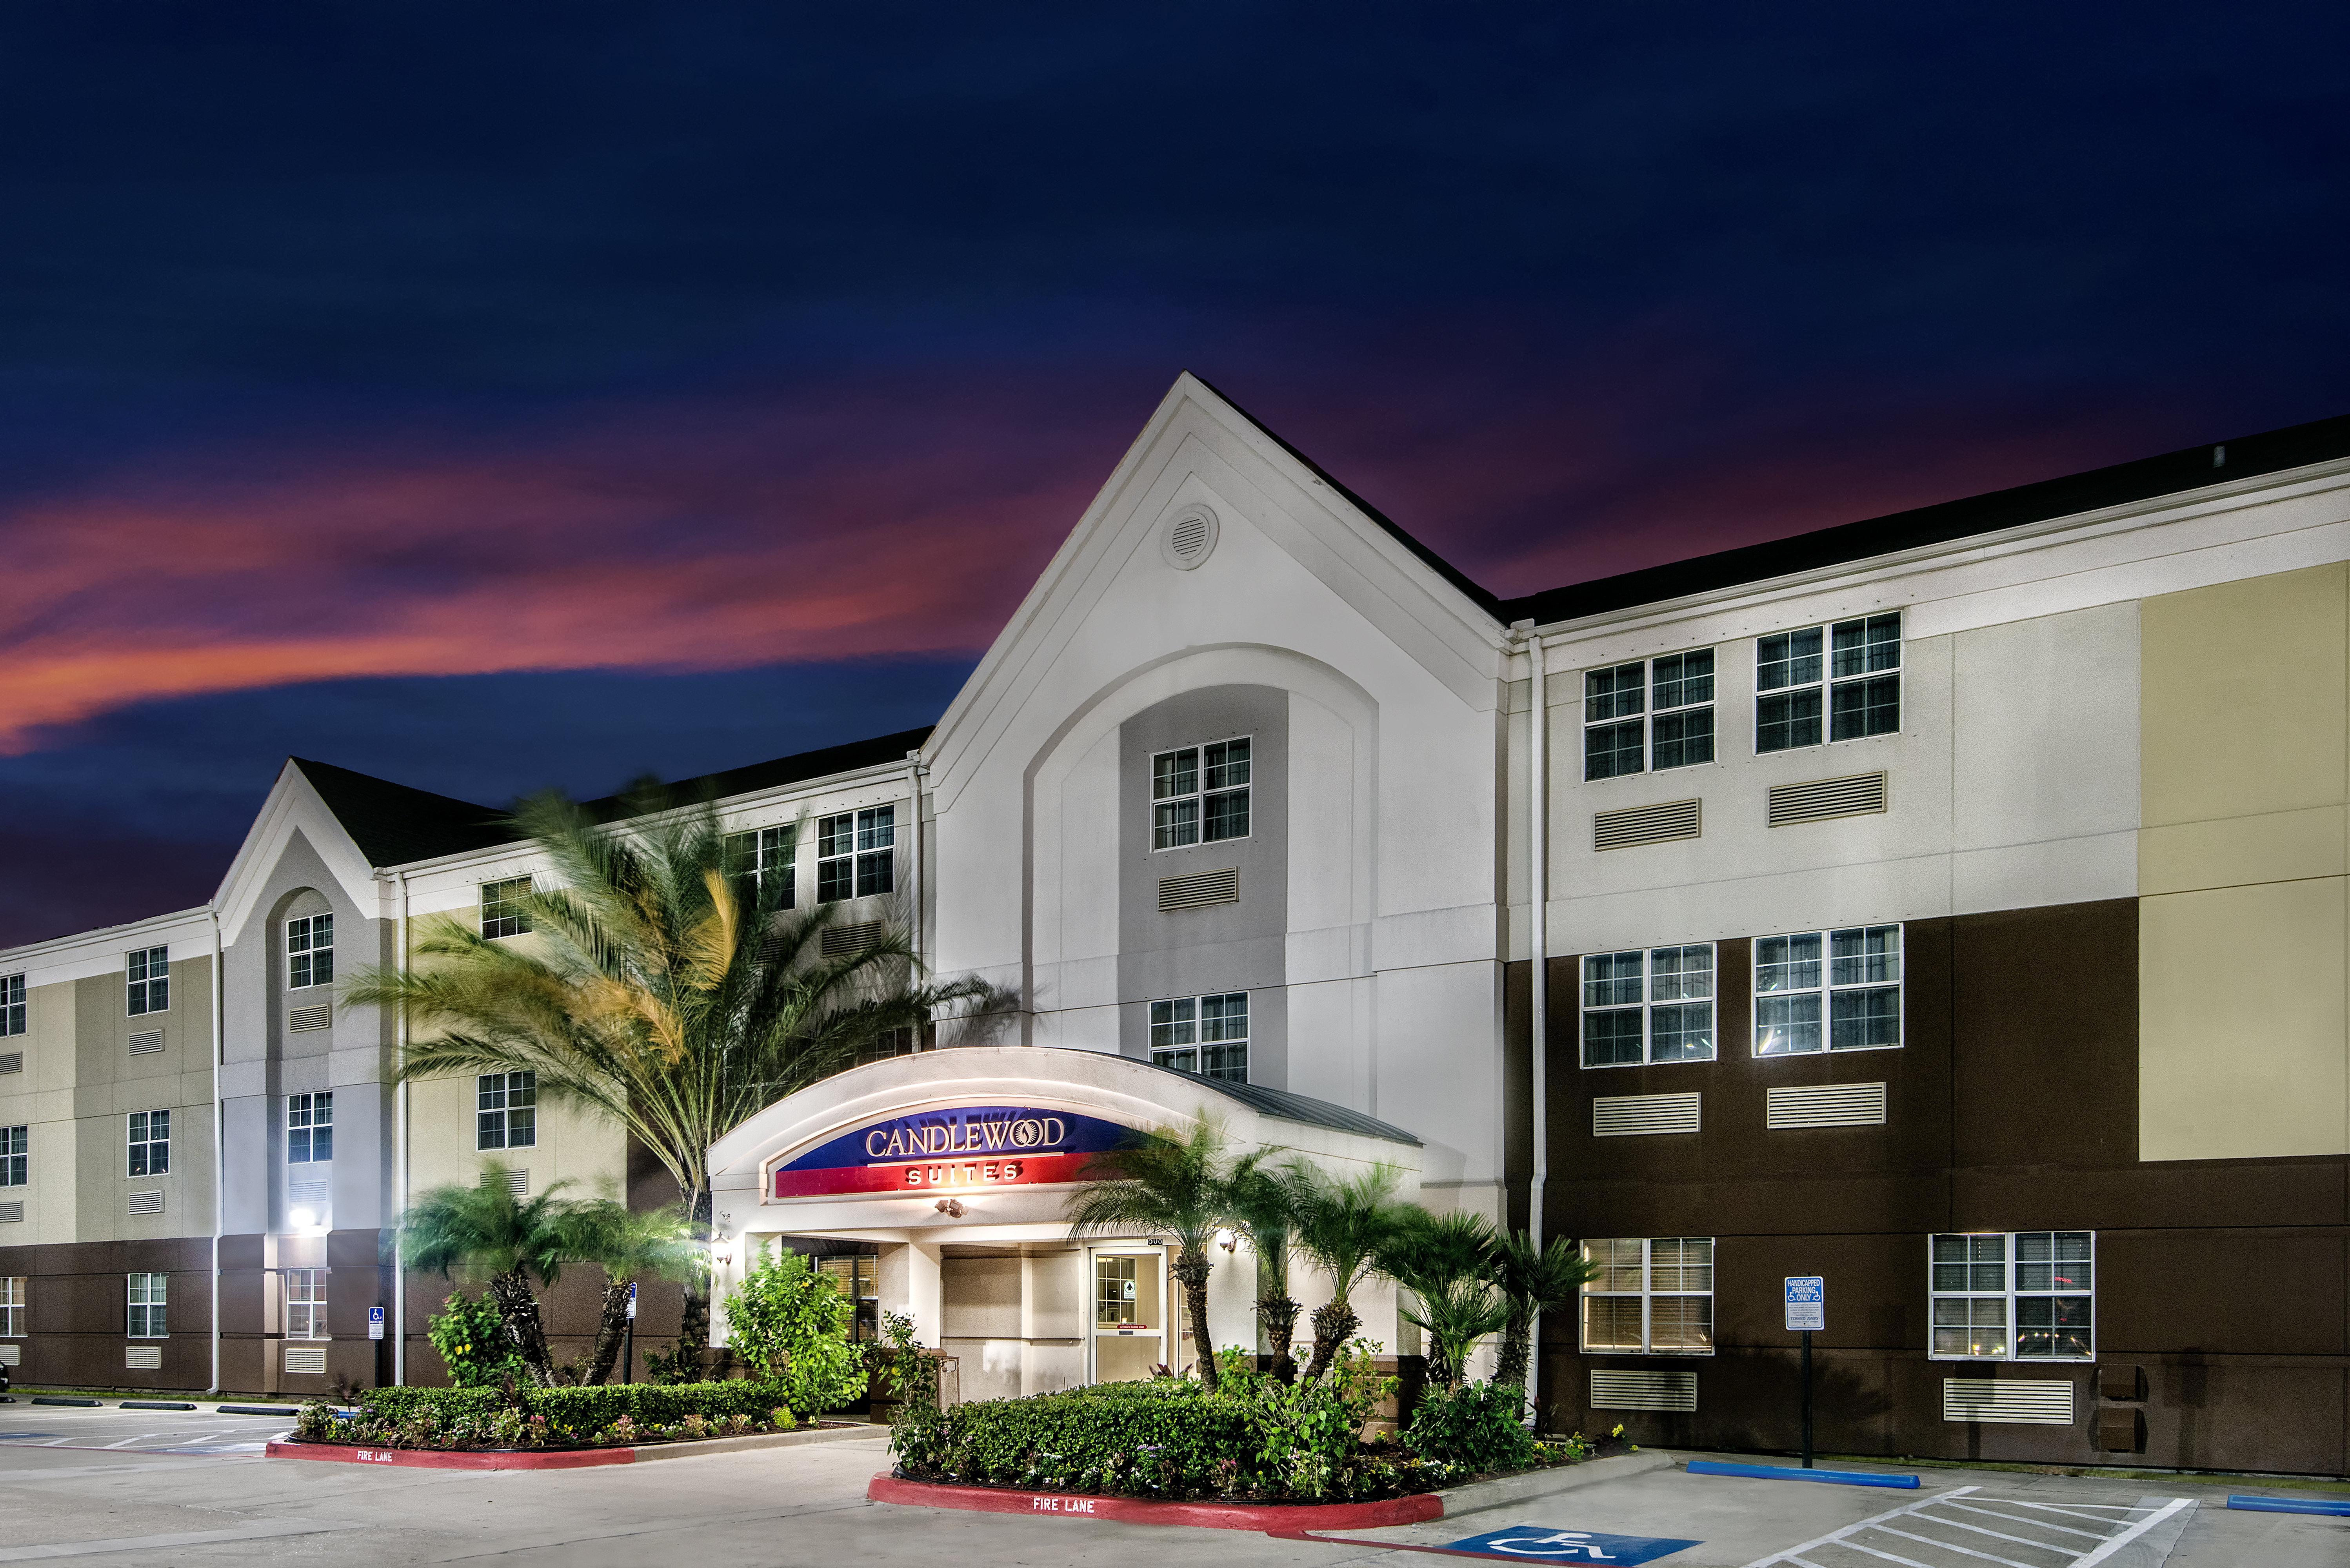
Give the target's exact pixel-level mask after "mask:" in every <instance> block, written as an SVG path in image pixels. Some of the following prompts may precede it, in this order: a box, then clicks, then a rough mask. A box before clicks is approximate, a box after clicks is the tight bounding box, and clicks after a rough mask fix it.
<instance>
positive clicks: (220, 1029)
mask: <svg viewBox="0 0 2350 1568" xmlns="http://www.w3.org/2000/svg"><path fill="white" fill-rule="evenodd" d="M209 912H210V914H211V915H212V921H213V984H212V992H213V1282H212V1289H213V1314H212V1316H213V1380H212V1386H210V1387H209V1388H207V1389H206V1390H205V1392H206V1393H208V1394H217V1393H219V1392H220V1391H221V1231H222V1230H223V1229H224V1220H226V1218H227V1212H228V1210H227V1202H228V1195H227V1187H228V1123H227V1121H226V1119H225V1118H224V1116H223V1113H222V1110H221V1067H222V1065H223V1063H224V1054H225V1052H226V1049H227V1047H226V1044H225V1042H226V1039H227V1034H228V1031H227V1029H226V1027H225V1023H226V1017H227V1007H228V1000H227V997H228V977H227V975H226V974H224V972H223V971H222V967H221V960H222V953H221V923H220V907H219V906H218V905H214V906H213V909H211V910H210V911H209Z"/></svg>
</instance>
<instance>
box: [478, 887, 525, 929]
mask: <svg viewBox="0 0 2350 1568" xmlns="http://www.w3.org/2000/svg"><path fill="white" fill-rule="evenodd" d="M530 887H531V882H530V878H529V877H507V878H506V879H505V880H504V881H503V882H484V883H483V884H482V935H484V936H485V937H493V938H495V937H518V936H521V935H522V934H523V933H524V932H525V931H527V930H529V929H530V909H529V907H528V904H527V903H526V900H527V899H528V898H530Z"/></svg>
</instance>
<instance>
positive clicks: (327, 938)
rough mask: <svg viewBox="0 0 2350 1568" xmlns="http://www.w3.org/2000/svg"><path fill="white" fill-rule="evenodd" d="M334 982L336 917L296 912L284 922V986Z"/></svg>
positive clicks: (302, 987) (294, 987) (296, 987)
mask: <svg viewBox="0 0 2350 1568" xmlns="http://www.w3.org/2000/svg"><path fill="white" fill-rule="evenodd" d="M334 983H335V917H334V916H332V915H296V916H295V917H294V918H293V919H289V920H287V921H286V990H288V991H307V990H308V989H309V988H310V987H312V986H317V985H332V984H334Z"/></svg>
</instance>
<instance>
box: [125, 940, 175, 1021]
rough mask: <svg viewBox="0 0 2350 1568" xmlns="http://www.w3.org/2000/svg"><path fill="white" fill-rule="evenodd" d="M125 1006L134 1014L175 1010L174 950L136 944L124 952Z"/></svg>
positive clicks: (138, 1016)
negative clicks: (136, 945)
mask: <svg viewBox="0 0 2350 1568" xmlns="http://www.w3.org/2000/svg"><path fill="white" fill-rule="evenodd" d="M122 1006H123V1011H125V1012H128V1013H130V1016H131V1017H133V1018H143V1017H145V1016H146V1015H147V1014H148V1013H150V1012H170V1011H172V950H171V949H170V948H169V947H160V948H133V949H131V950H130V951H129V952H127V953H125V954H123V955H122Z"/></svg>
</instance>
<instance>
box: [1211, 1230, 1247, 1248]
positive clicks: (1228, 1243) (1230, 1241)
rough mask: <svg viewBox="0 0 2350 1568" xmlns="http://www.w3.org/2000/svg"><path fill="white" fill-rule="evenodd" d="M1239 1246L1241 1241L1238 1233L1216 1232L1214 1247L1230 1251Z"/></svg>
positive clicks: (1229, 1231)
mask: <svg viewBox="0 0 2350 1568" xmlns="http://www.w3.org/2000/svg"><path fill="white" fill-rule="evenodd" d="M1240 1244H1241V1239H1240V1234H1239V1232H1237V1231H1231V1230H1224V1231H1217V1232H1216V1245H1217V1246H1219V1247H1222V1249H1223V1250H1224V1251H1227V1252H1229V1251H1232V1250H1233V1249H1235V1248H1236V1247H1238V1246H1239V1245H1240Z"/></svg>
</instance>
